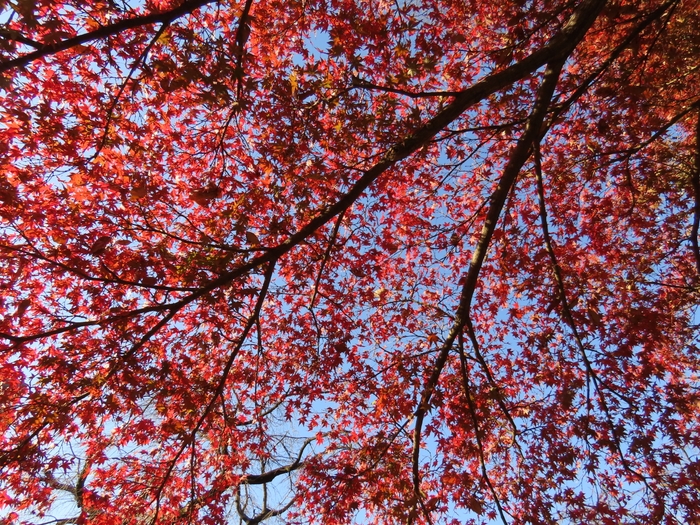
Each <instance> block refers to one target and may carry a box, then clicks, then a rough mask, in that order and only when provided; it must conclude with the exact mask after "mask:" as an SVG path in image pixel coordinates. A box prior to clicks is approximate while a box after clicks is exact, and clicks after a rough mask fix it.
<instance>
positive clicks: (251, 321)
mask: <svg viewBox="0 0 700 525" xmlns="http://www.w3.org/2000/svg"><path fill="white" fill-rule="evenodd" d="M274 272H275V262H270V263H269V264H268V268H267V270H266V272H265V280H264V282H263V285H262V288H261V289H260V295H259V296H258V300H257V302H256V304H255V308H254V310H253V313H252V314H251V315H250V317H249V318H248V322H247V323H246V325H245V327H244V328H243V332H242V333H241V335H240V337H239V338H238V342H237V344H236V346H235V348H234V349H233V351H232V352H231V353H230V355H229V358H228V360H227V361H226V365H225V366H224V370H223V372H222V373H221V377H220V378H219V382H218V384H217V385H216V387H215V388H214V393H213V395H212V396H211V400H210V401H209V403H208V404H207V406H206V407H205V409H204V411H203V412H202V415H201V416H200V417H199V419H198V420H197V423H196V424H195V425H194V427H193V428H192V430H191V431H190V433H189V436H188V439H185V440H183V443H182V445H181V447H180V449H179V450H178V452H177V453H176V454H175V457H174V458H173V459H172V460H171V461H170V464H169V465H168V468H167V469H166V471H165V474H164V475H163V480H162V481H161V483H160V485H159V486H158V489H157V490H156V495H155V497H154V501H155V503H156V508H155V511H154V515H153V519H152V520H151V524H155V523H156V522H157V521H158V513H159V510H160V497H161V494H162V492H163V489H164V488H165V485H166V483H167V482H168V479H169V478H170V475H171V474H172V471H173V469H174V468H175V465H176V464H177V461H178V459H179V458H180V456H181V455H182V453H183V452H184V451H185V449H186V448H187V446H188V445H189V444H190V443H194V441H195V437H196V434H197V432H198V431H199V429H200V428H201V426H202V423H204V420H205V419H206V418H207V417H208V416H209V414H210V413H211V411H212V410H213V409H214V405H215V404H216V400H217V399H218V398H219V397H220V396H222V395H223V391H224V388H225V386H226V380H227V379H228V376H229V373H230V372H231V367H232V366H233V363H234V361H235V360H236V357H237V356H238V354H239V352H240V351H241V348H243V344H244V343H245V341H246V339H247V338H248V334H249V333H250V331H251V330H252V328H253V326H255V323H256V321H257V319H258V318H259V316H260V312H261V310H262V305H263V303H264V302H265V298H266V297H267V291H268V289H269V287H270V282H271V281H272V276H273V274H274Z"/></svg>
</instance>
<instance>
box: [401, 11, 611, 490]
mask: <svg viewBox="0 0 700 525" xmlns="http://www.w3.org/2000/svg"><path fill="white" fill-rule="evenodd" d="M596 13H597V11H596ZM589 23H592V20H591V21H590V22H589ZM581 38H583V34H582V35H581ZM574 45H575V43H574ZM572 49H573V46H572ZM563 64H564V59H561V58H560V59H558V60H557V61H556V62H555V63H553V64H551V65H550V66H548V67H547V69H546V71H545V73H544V78H543V80H542V84H541V85H540V89H539V90H538V93H537V97H536V100H535V103H534V106H533V109H532V112H531V114H530V118H529V119H528V124H527V126H526V127H525V131H524V132H523V134H522V136H521V137H520V139H519V140H518V143H517V144H516V146H515V147H514V148H513V150H512V151H511V153H510V157H509V159H508V162H507V164H506V166H505V168H504V169H503V176H502V177H501V179H500V181H499V183H498V187H497V188H496V190H495V191H494V193H493V194H492V196H491V199H490V203H491V205H490V207H489V210H488V212H487V214H486V219H485V221H484V226H483V228H482V230H481V236H480V238H479V241H478V243H477V246H476V248H475V250H474V254H473V256H472V260H471V263H470V265H469V270H468V271H467V276H466V279H465V282H464V286H463V287H462V292H461V296H460V303H459V307H458V309H457V313H456V314H455V321H454V323H453V325H452V328H451V329H450V332H449V334H448V336H447V338H446V339H445V342H444V343H443V345H442V347H441V349H440V353H439V355H438V358H437V360H436V362H435V365H434V367H433V371H432V373H431V375H430V377H429V379H428V381H427V383H426V385H425V387H424V388H423V391H422V393H421V397H420V402H419V405H418V408H417V409H416V425H415V428H414V433H413V483H414V489H415V491H416V492H417V493H419V492H420V488H419V487H420V474H419V456H420V443H421V432H422V428H423V420H424V418H425V414H426V413H427V411H428V408H429V407H430V399H431V398H432V395H433V392H434V391H435V388H436V387H437V383H438V381H439V379H440V375H441V373H442V369H443V368H444V366H445V363H447V357H448V355H449V353H450V350H451V349H452V346H453V344H454V341H455V339H456V338H457V336H458V335H459V334H460V333H461V332H462V330H463V328H464V326H465V324H466V323H467V319H468V318H469V310H470V308H471V301H472V298H473V296H474V292H475V291H476V286H477V284H478V280H479V274H480V272H481V267H482V265H483V263H484V260H485V259H486V253H487V251H488V248H489V245H490V243H491V238H492V237H493V233H494V231H495V229H496V223H497V222H498V218H499V216H500V214H501V210H502V209H503V206H504V205H505V202H506V198H507V197H508V194H509V192H510V189H511V188H512V186H513V184H514V183H515V179H516V178H517V176H518V174H519V173H520V170H521V168H522V167H523V165H524V164H525V162H526V161H527V159H528V158H529V157H530V154H531V152H532V146H533V143H534V142H535V141H539V140H540V136H541V135H540V134H541V127H542V122H543V120H544V117H545V115H546V113H547V110H548V108H549V104H550V102H551V100H552V96H553V95H554V89H555V88H556V85H557V82H558V80H559V74H560V72H561V68H562V66H563Z"/></svg>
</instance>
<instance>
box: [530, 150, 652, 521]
mask: <svg viewBox="0 0 700 525" xmlns="http://www.w3.org/2000/svg"><path fill="white" fill-rule="evenodd" d="M535 175H536V178H537V195H538V202H539V208H540V221H541V224H542V235H543V236H544V242H545V249H546V250H547V254H548V255H549V258H550V261H551V263H552V273H553V275H554V280H555V282H556V283H557V289H558V291H559V298H560V300H561V306H562V308H561V309H562V314H563V316H564V319H565V321H566V323H567V324H568V325H569V327H570V329H571V333H572V334H573V336H574V341H575V342H576V346H577V348H578V350H579V353H580V354H581V359H582V361H583V364H584V368H585V370H586V375H587V376H588V377H589V378H590V379H591V381H592V383H593V388H594V390H595V392H596V394H597V397H598V402H599V403H600V407H601V408H602V409H603V413H604V414H605V419H606V422H607V424H608V426H609V428H610V436H611V438H612V443H613V445H614V448H615V452H616V453H617V455H618V456H619V457H620V462H621V463H622V467H623V468H624V469H625V470H626V471H627V472H628V473H629V474H631V475H632V476H634V477H635V478H637V479H639V480H640V481H641V482H642V483H643V484H644V485H645V486H646V488H647V489H649V491H650V492H651V493H652V494H653V495H654V498H655V499H656V501H657V502H658V503H659V504H660V507H661V508H663V506H664V503H663V498H662V497H661V496H660V495H659V494H658V492H657V491H656V490H654V489H653V488H652V487H651V486H650V485H649V482H648V481H647V478H646V477H645V476H644V475H643V474H642V473H640V472H638V471H636V470H635V469H634V468H632V466H631V465H630V464H629V461H627V457H626V456H625V453H624V451H623V450H622V443H621V442H620V438H619V436H618V431H617V428H616V425H615V422H614V421H613V418H612V414H611V413H610V407H609V406H608V402H607V401H606V399H605V394H604V393H603V390H602V388H601V385H604V384H603V382H602V381H601V380H600V378H599V377H598V374H597V372H596V370H595V369H594V368H593V364H592V363H591V361H590V359H589V358H588V354H587V352H586V348H585V346H584V344H583V339H582V338H581V334H580V333H579V330H578V328H577V326H576V322H575V320H574V316H573V312H572V309H571V305H570V303H569V300H568V297H567V293H566V287H565V285H564V278H563V276H562V272H561V267H560V266H559V262H558V261H557V256H556V253H555V251H554V245H553V243H552V238H551V236H550V234H549V226H548V224H547V208H546V206H545V200H544V184H543V181H542V163H541V158H540V148H539V143H537V144H536V145H535Z"/></svg>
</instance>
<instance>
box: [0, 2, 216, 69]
mask: <svg viewBox="0 0 700 525" xmlns="http://www.w3.org/2000/svg"><path fill="white" fill-rule="evenodd" d="M217 1H218V0H185V1H184V2H183V3H182V4H180V5H179V6H178V7H176V8H175V9H171V10H170V11H164V12H162V13H151V14H148V15H143V16H135V17H133V18H127V19H125V20H120V21H119V22H115V23H114V24H110V25H107V26H102V27H100V28H99V29H96V30H94V31H91V32H89V33H84V34H82V35H77V36H74V37H72V38H67V39H66V40H63V41H61V42H57V43H55V44H46V45H42V46H41V47H39V48H38V49H37V50H36V51H33V52H31V53H27V54H26V55H23V56H21V57H17V58H14V59H12V60H8V61H6V62H1V63H0V73H5V72H6V71H10V70H11V69H15V68H22V67H25V66H27V65H28V64H31V63H32V62H34V61H36V60H39V59H41V58H45V57H48V56H51V55H55V54H57V53H59V52H61V51H66V50H67V49H71V48H73V47H76V46H80V45H84V44H87V43H89V42H93V41H95V40H100V39H102V38H107V37H109V36H114V35H117V34H119V33H121V32H123V31H126V30H127V29H135V28H137V27H141V26H145V25H152V24H158V23H160V24H165V25H167V24H170V23H172V22H173V21H174V20H177V19H178V18H180V17H183V16H185V15H188V14H190V13H192V12H193V11H196V10H197V9H199V8H200V7H203V6H205V5H207V4H212V3H215V2H217Z"/></svg>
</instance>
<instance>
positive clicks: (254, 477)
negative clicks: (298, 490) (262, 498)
mask: <svg viewBox="0 0 700 525" xmlns="http://www.w3.org/2000/svg"><path fill="white" fill-rule="evenodd" d="M314 439H316V438H308V439H306V440H305V441H304V444H303V445H302V446H301V448H300V449H299V453H298V454H297V457H296V459H295V460H294V463H290V464H289V465H284V466H282V467H277V468H275V469H272V470H269V471H267V472H263V473H262V474H246V475H245V476H243V477H242V478H241V484H243V485H263V484H265V483H270V482H271V481H273V480H274V479H275V478H278V477H279V476H282V475H284V474H289V473H291V472H294V471H295V470H298V469H300V468H302V467H303V466H304V462H303V461H302V460H301V458H302V457H303V455H304V450H305V449H306V447H308V446H309V444H311V442H312V441H314Z"/></svg>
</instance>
